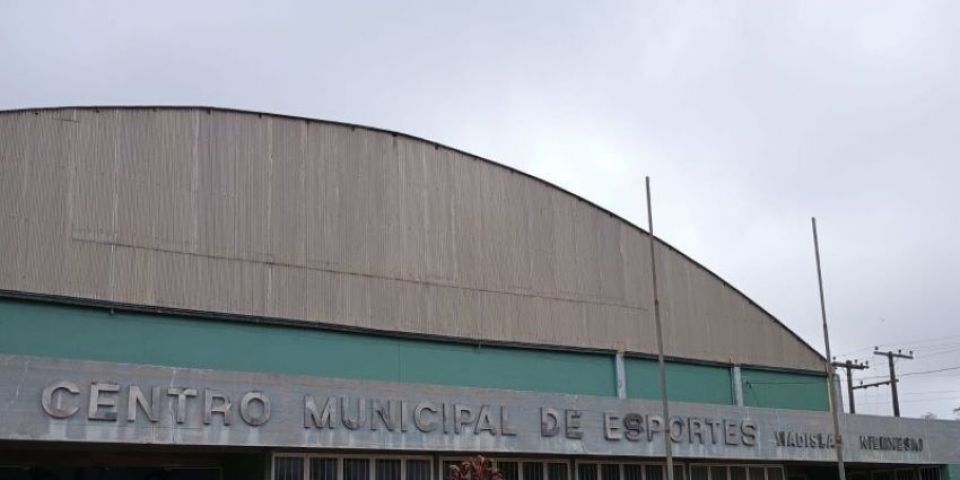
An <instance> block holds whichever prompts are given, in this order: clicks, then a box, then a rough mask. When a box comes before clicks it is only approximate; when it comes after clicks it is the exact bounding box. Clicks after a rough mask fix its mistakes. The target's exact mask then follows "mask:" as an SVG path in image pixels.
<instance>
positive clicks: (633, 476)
mask: <svg viewBox="0 0 960 480" xmlns="http://www.w3.org/2000/svg"><path fill="white" fill-rule="evenodd" d="M623 480H643V465H637V464H632V463H628V464H626V465H624V466H623Z"/></svg>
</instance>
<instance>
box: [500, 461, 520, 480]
mask: <svg viewBox="0 0 960 480" xmlns="http://www.w3.org/2000/svg"><path fill="white" fill-rule="evenodd" d="M497 469H498V470H500V474H501V475H503V480H520V466H519V465H518V464H517V462H497Z"/></svg>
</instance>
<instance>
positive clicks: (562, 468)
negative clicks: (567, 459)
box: [547, 463, 569, 480]
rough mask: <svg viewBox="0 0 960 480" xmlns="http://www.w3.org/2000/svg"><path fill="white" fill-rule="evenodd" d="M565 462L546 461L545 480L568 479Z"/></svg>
mask: <svg viewBox="0 0 960 480" xmlns="http://www.w3.org/2000/svg"><path fill="white" fill-rule="evenodd" d="M567 475H568V469H567V464H566V463H548V464H547V480H569V479H568V478H567Z"/></svg>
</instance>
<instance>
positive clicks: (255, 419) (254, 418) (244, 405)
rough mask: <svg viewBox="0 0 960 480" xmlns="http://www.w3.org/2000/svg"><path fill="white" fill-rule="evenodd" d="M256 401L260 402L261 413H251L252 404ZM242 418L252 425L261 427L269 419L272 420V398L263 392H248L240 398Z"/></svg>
mask: <svg viewBox="0 0 960 480" xmlns="http://www.w3.org/2000/svg"><path fill="white" fill-rule="evenodd" d="M255 401H256V402H260V406H261V409H260V414H259V415H251V412H250V404H251V403H252V402H255ZM240 418H242V419H243V421H244V422H245V423H246V424H247V425H250V426H251V427H259V426H260V425H263V424H264V423H267V420H270V399H269V398H267V396H266V395H264V394H263V392H247V393H246V395H244V396H243V398H242V399H240Z"/></svg>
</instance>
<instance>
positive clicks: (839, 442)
mask: <svg viewBox="0 0 960 480" xmlns="http://www.w3.org/2000/svg"><path fill="white" fill-rule="evenodd" d="M810 221H811V223H812V224H813V252H814V254H815V255H816V257H817V284H818V285H819V287H820V315H821V316H822V317H823V343H825V344H826V350H827V358H826V360H825V362H824V368H826V370H827V380H828V382H827V394H828V395H829V396H830V402H829V404H830V413H831V414H832V415H833V438H834V444H836V447H837V468H838V469H839V470H840V480H847V473H846V470H845V469H844V468H843V436H842V435H840V412H838V411H837V404H838V403H839V402H837V391H836V390H837V389H836V388H835V385H834V377H835V375H834V372H833V365H831V364H830V358H832V357H831V356H830V330H829V329H828V328H827V303H826V301H825V300H824V298H823V272H822V271H821V269H820V241H819V239H818V238H817V219H816V218H814V217H812V218H810Z"/></svg>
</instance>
